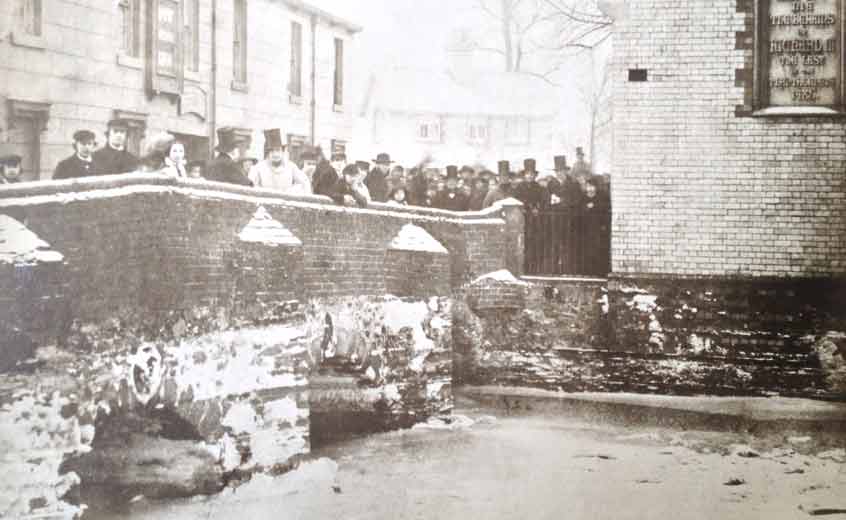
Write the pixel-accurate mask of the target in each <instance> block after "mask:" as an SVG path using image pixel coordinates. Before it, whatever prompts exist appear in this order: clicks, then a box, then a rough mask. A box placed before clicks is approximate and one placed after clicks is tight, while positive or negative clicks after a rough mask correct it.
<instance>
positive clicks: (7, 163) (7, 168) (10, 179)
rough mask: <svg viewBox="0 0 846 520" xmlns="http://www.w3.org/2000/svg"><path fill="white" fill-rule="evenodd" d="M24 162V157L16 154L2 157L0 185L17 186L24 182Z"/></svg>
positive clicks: (0, 161)
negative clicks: (22, 163)
mask: <svg viewBox="0 0 846 520" xmlns="http://www.w3.org/2000/svg"><path fill="white" fill-rule="evenodd" d="M22 160H23V157H21V156H20V155H18V154H14V153H13V154H9V155H4V156H2V157H0V184H16V183H18V182H22V181H23V179H22V178H21V174H22V173H23V170H22V168H21V161H22Z"/></svg>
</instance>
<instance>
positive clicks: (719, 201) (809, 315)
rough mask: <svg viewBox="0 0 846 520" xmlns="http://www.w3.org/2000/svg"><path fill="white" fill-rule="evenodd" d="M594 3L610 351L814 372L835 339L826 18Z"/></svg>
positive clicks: (834, 82) (833, 44)
mask: <svg viewBox="0 0 846 520" xmlns="http://www.w3.org/2000/svg"><path fill="white" fill-rule="evenodd" d="M602 4H603V6H604V7H603V8H604V9H605V10H606V12H608V13H609V14H611V15H612V16H613V17H614V43H613V45H614V53H613V78H614V79H613V87H612V89H613V90H612V91H613V93H614V94H613V97H614V139H615V142H614V156H613V173H612V175H613V178H614V182H613V185H612V194H611V195H612V206H613V208H614V210H613V222H612V271H613V272H612V274H611V278H610V280H609V296H610V299H611V305H610V308H611V314H612V315H613V317H614V320H615V330H616V335H617V336H616V337H617V341H618V342H620V344H623V345H624V346H625V348H635V347H634V346H636V345H641V346H643V345H647V346H646V347H641V348H646V349H647V350H649V351H659V352H663V353H669V354H673V355H692V356H695V357H697V359H698V358H700V357H702V356H706V357H708V356H710V357H712V358H713V359H714V360H717V361H718V362H719V363H720V364H722V365H721V366H723V365H724V364H725V363H726V362H730V361H731V360H735V359H754V358H755V356H759V357H760V356H761V355H762V353H767V354H766V355H767V356H770V357H769V358H768V359H774V360H778V362H779V363H792V362H794V361H795V360H800V359H801V360H805V361H801V362H800V361H796V362H797V363H810V365H807V366H812V365H814V364H817V363H819V362H820V360H822V359H824V357H825V356H824V355H823V354H820V352H822V351H824V350H825V349H822V350H819V349H817V350H816V351H815V350H814V349H810V348H809V345H810V344H812V343H813V342H814V341H816V340H818V339H819V338H821V337H823V336H824V335H825V334H826V333H827V332H828V331H841V332H842V331H843V330H844V327H846V323H844V322H843V317H844V314H843V309H844V308H846V307H844V306H846V120H845V119H844V118H843V115H844V113H846V112H844V103H843V99H844V92H846V90H845V89H844V87H846V84H845V83H844V74H843V70H844V64H846V55H844V47H843V35H844V34H846V33H844V23H845V22H846V18H844V3H843V2H842V1H841V0H819V1H815V2H811V1H794V2H785V1H775V0H707V1H695V2H675V1H669V0H610V1H606V2H602ZM837 337H840V336H837ZM841 352H842V350H841ZM790 360H793V361H790ZM808 360H810V361H808ZM796 366H800V365H796ZM816 366H817V367H818V366H819V365H816ZM795 368H796V367H794V369H795ZM778 377H781V376H778Z"/></svg>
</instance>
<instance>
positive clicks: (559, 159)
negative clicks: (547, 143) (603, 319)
mask: <svg viewBox="0 0 846 520" xmlns="http://www.w3.org/2000/svg"><path fill="white" fill-rule="evenodd" d="M553 161H555V171H557V172H560V171H564V170H566V169H567V156H566V155H556V156H555V157H553Z"/></svg>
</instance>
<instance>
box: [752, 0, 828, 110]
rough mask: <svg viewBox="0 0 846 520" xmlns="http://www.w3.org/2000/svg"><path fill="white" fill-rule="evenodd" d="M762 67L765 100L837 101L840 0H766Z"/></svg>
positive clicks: (801, 103)
mask: <svg viewBox="0 0 846 520" xmlns="http://www.w3.org/2000/svg"><path fill="white" fill-rule="evenodd" d="M766 4H767V5H768V8H767V9H766V10H765V11H764V12H763V13H762V14H764V15H765V16H764V18H765V20H762V22H763V24H764V25H765V26H766V29H765V34H766V38H765V41H763V42H762V43H761V45H762V47H763V50H764V51H765V52H766V55H767V60H766V62H765V63H766V65H765V67H764V68H765V71H764V73H763V74H762V76H763V77H762V79H763V83H764V91H765V96H766V104H767V105H768V106H809V107H839V106H840V105H841V104H842V100H841V82H842V77H841V75H842V74H841V70H842V58H843V55H842V52H843V49H842V42H841V28H842V24H843V22H842V14H843V13H842V5H841V4H842V0H802V1H796V0H769V1H768V2H766Z"/></svg>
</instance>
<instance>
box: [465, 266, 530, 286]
mask: <svg viewBox="0 0 846 520" xmlns="http://www.w3.org/2000/svg"><path fill="white" fill-rule="evenodd" d="M482 280H494V281H497V282H503V283H512V284H516V285H523V286H526V285H529V284H528V282H524V281H523V280H520V279H518V278H517V277H515V276H514V275H513V274H511V271H509V270H508V269H500V270H499V271H493V272H491V273H487V274H483V275H482V276H480V277H478V278H476V279H475V280H473V281H472V282H471V283H474V284H475V283H478V282H480V281H482Z"/></svg>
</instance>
